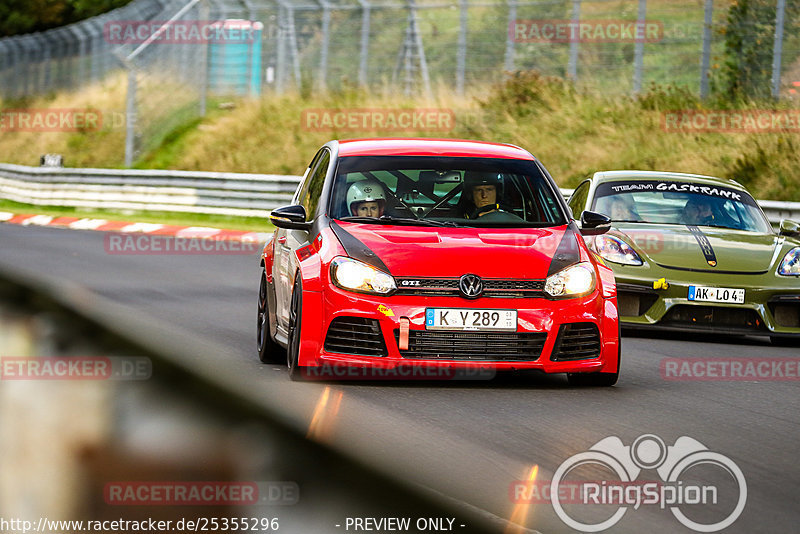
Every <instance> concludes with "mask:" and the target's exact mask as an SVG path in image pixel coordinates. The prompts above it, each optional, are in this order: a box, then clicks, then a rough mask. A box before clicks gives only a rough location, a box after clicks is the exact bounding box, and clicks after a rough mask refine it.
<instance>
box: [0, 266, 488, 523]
mask: <svg viewBox="0 0 800 534" xmlns="http://www.w3.org/2000/svg"><path fill="white" fill-rule="evenodd" d="M237 358H238V361H237ZM241 360H242V358H241V355H236V354H233V353H231V352H230V351H229V349H227V348H226V347H225V346H222V345H220V346H216V345H214V343H213V342H211V343H209V342H208V341H204V342H199V341H198V340H196V339H195V338H193V337H192V336H189V335H186V334H185V333H182V332H180V331H176V329H175V328H173V327H170V328H167V327H164V326H163V325H158V324H157V323H155V321H152V322H151V321H150V320H148V319H144V318H142V317H140V316H138V315H135V314H130V313H129V312H128V311H127V310H126V309H125V308H124V307H121V306H119V305H118V304H115V303H113V302H111V301H108V300H105V299H103V298H102V297H99V296H97V295H95V294H94V293H91V292H89V291H87V290H85V289H83V288H81V287H78V286H73V285H68V284H65V283H63V282H60V281H58V280H55V279H38V278H37V279H34V278H31V277H29V275H27V274H25V273H19V272H9V271H8V270H7V269H6V268H5V267H0V372H1V373H2V376H0V420H2V422H3V424H2V425H0V510H2V514H3V518H4V519H5V520H15V521H19V522H20V523H19V525H25V526H24V527H23V526H20V527H19V528H18V529H16V528H15V527H13V525H12V528H14V529H15V530H17V531H19V532H22V531H23V530H27V531H28V532H31V531H38V532H77V531H97V532H100V531H117V532H126V531H149V532H155V531H164V532H167V531H175V532H178V531H196V530H211V531H217V530H226V531H237V530H247V531H261V532H267V531H270V532H271V531H280V532H286V533H308V532H321V533H324V532H341V531H342V530H343V529H342V528H337V525H343V524H344V520H345V517H350V516H352V517H380V516H387V515H391V516H395V515H397V516H410V517H445V516H448V517H458V518H459V519H458V521H459V522H460V523H465V524H467V525H468V526H469V528H464V529H460V531H461V532H490V531H494V530H496V528H491V527H487V526H486V522H485V519H481V517H480V516H477V515H475V514H472V515H471V514H470V512H469V511H464V510H461V509H457V510H453V508H454V505H453V504H452V503H448V502H447V501H445V500H444V499H443V498H436V497H435V496H432V495H431V494H430V493H425V492H424V491H423V490H422V488H419V487H415V486H414V485H412V484H408V483H403V482H401V479H402V473H392V474H391V475H387V473H386V472H385V470H384V472H380V471H378V470H375V469H373V468H370V467H368V464H366V463H365V462H364V461H363V458H359V461H358V462H356V461H354V460H353V459H352V457H348V456H347V455H345V454H342V453H341V452H340V451H337V450H336V448H335V447H331V446H329V445H327V444H326V440H327V439H329V438H330V436H331V434H332V433H334V432H336V431H337V424H338V423H339V421H338V419H337V414H336V412H335V410H331V409H330V406H328V405H326V404H325V403H323V402H321V401H322V399H325V400H327V399H329V398H334V397H336V396H337V395H338V397H339V399H340V400H341V393H338V394H337V393H336V391H335V390H332V388H331V386H325V385H320V384H306V385H302V387H298V385H297V384H293V383H291V382H290V381H289V380H288V379H285V376H280V377H276V376H275V375H276V373H275V371H274V370H273V368H272V366H261V365H260V364H259V366H258V368H257V369H258V370H263V373H258V372H257V373H254V372H253V367H252V366H251V367H247V369H248V370H249V371H248V372H243V369H242V367H243V366H245V367H246V366H247V365H248V364H250V363H254V362H243V361H241ZM237 369H238V372H237ZM254 375H257V376H254ZM270 378H272V380H270ZM282 379H284V380H282ZM318 390H319V391H318ZM337 407H338V404H337ZM322 423H324V424H322ZM323 427H324V428H323ZM347 430H348V431H349V432H347V433H346V434H347V436H346V437H347V440H348V441H349V442H350V443H353V444H357V443H358V442H359V441H361V440H363V439H365V437H367V436H369V429H366V428H365V429H363V432H361V431H358V429H354V428H348V429H347ZM342 432H345V429H342ZM382 450H383V449H382ZM386 453H387V454H392V458H393V460H394V461H395V462H396V461H398V459H399V457H400V456H399V455H398V454H397V453H396V451H395V452H394V453H393V452H392V451H389V450H386ZM151 520H152V521H155V523H150V521H151ZM244 520H246V521H247V526H246V527H245V526H244V525H242V524H241V522H242V521H244ZM59 521H72V522H73V523H71V524H64V523H58V522H59ZM79 521H80V522H83V523H80V524H79V523H77V522H79ZM89 521H91V522H92V523H94V522H97V521H101V522H107V523H105V524H106V526H105V527H102V528H86V527H87V525H88V524H89V523H87V522H89ZM112 521H124V522H126V523H125V524H112V523H111V522H112ZM167 521H169V522H171V527H170V528H168V529H163V528H161V527H159V526H153V525H158V524H159V523H158V522H167ZM180 521H183V522H184V523H183V524H179V522H180ZM189 521H192V522H193V523H192V524H190V523H188V522H189ZM198 521H199V527H198V523H197V522H198ZM233 521H238V522H239V525H238V526H236V527H233ZM23 522H24V523H23ZM226 522H227V523H226ZM215 523H216V525H215ZM163 524H166V523H163ZM204 524H205V527H206V528H203V525H204ZM79 525H82V526H79ZM147 525H149V526H147ZM223 525H228V527H227V528H225V527H224V526H223Z"/></svg>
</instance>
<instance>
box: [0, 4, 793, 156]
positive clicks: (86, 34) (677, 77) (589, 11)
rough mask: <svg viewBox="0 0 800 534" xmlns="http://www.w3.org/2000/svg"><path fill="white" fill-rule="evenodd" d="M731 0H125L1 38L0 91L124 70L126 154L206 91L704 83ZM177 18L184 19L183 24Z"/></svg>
mask: <svg viewBox="0 0 800 534" xmlns="http://www.w3.org/2000/svg"><path fill="white" fill-rule="evenodd" d="M771 2H772V0H764V2H762V4H765V5H767V4H768V5H767V7H768V8H769V9H771V10H772V11H771V12H770V13H774V14H770V17H772V16H774V22H775V24H774V25H773V27H774V28H777V31H776V30H772V33H771V34H770V33H769V32H766V33H765V30H764V27H763V24H759V23H756V22H753V23H752V24H750V26H747V27H745V28H744V30H745V31H744V33H745V35H750V36H752V39H751V41H752V42H753V43H756V44H755V52H756V53H755V56H754V58H749V61H750V62H751V63H752V64H753V65H754V67H753V68H754V69H755V70H757V71H758V72H760V73H761V78H760V79H765V80H766V81H762V82H759V83H763V84H765V85H769V87H768V88H767V89H768V91H767V94H772V95H773V96H783V97H792V98H793V97H796V96H797V93H796V91H800V60H799V58H800V32H797V31H796V30H797V28H798V25H799V24H800V20H796V19H797V18H800V17H798V16H797V12H798V6H796V5H795V4H796V1H795V0H788V3H789V6H790V9H789V10H788V11H787V9H786V2H787V0H774V4H772V3H771ZM732 5H735V3H731V1H730V0H697V1H691V2H690V1H675V2H668V1H663V0H660V1H656V0H650V1H647V0H613V1H610V0H534V1H517V0H505V1H501V0H134V1H133V2H131V3H130V4H128V5H127V6H125V7H123V8H121V9H118V10H115V11H112V12H109V13H107V14H105V15H102V16H99V17H94V18H92V19H88V20H86V21H83V22H81V23H78V24H73V25H69V26H65V27H63V28H59V29H56V30H51V31H47V32H43V33H38V34H31V35H23V36H18V37H12V38H6V39H0V96H2V97H3V98H14V97H21V96H26V95H36V94H43V93H47V92H49V91H54V90H60V89H76V88H80V87H82V86H83V85H85V84H88V83H92V82H94V81H97V80H100V79H103V78H104V77H105V76H107V75H108V74H109V73H110V72H111V71H114V70H125V71H127V74H128V103H127V110H126V111H127V116H128V121H127V128H128V136H127V150H126V163H127V164H128V165H130V164H131V163H132V162H133V161H135V160H136V159H137V158H138V157H139V156H140V155H141V154H143V153H145V152H146V151H147V150H149V149H150V148H152V147H153V146H156V145H157V144H158V143H160V142H161V141H162V140H163V139H164V137H165V136H166V135H167V134H168V133H169V132H170V131H172V130H173V129H174V128H175V127H176V126H178V125H180V124H185V123H186V122H187V121H190V120H191V119H192V118H196V117H200V116H202V115H203V114H204V113H205V106H206V95H207V94H249V95H259V94H261V92H262V91H265V92H277V93H282V92H285V91H298V92H300V93H302V94H312V93H314V92H317V91H322V90H338V89H342V88H347V87H354V86H361V87H369V88H370V89H371V90H373V91H378V92H382V93H385V94H407V95H410V94H426V93H427V94H430V93H431V92H432V90H433V89H436V88H445V89H448V88H449V89H450V90H452V91H453V92H454V93H456V94H462V93H465V92H468V91H470V90H473V89H474V90H477V91H480V89H481V88H482V87H485V86H486V84H488V83H494V82H497V81H500V80H502V79H503V77H504V76H505V75H506V74H507V73H508V72H512V71H516V70H529V69H535V70H538V71H540V72H541V73H542V74H544V75H551V76H559V77H566V78H571V79H573V80H574V81H575V83H576V84H577V85H578V86H579V87H582V88H588V89H590V90H592V91H596V92H598V93H601V94H602V93H606V94H631V93H636V92H639V91H642V90H644V89H646V88H647V87H648V86H649V85H650V84H651V83H656V84H660V85H664V84H673V85H676V86H681V87H684V88H687V89H688V90H689V91H691V92H693V93H695V94H699V95H700V96H703V97H705V96H707V95H708V94H709V91H710V87H711V84H712V80H713V76H714V73H719V72H720V70H721V69H722V68H723V67H724V62H725V60H726V58H725V57H724V52H725V28H726V23H727V18H728V14H729V9H731V6H732ZM773 5H774V7H773ZM232 19H241V20H242V21H243V22H242V23H241V24H244V27H242V28H239V29H241V30H242V31H244V30H248V31H250V33H249V34H247V35H248V36H249V37H248V39H241V38H240V37H239V40H238V41H237V40H236V39H230V38H228V37H223V38H222V39H220V38H218V37H216V38H215V37H214V36H213V34H214V32H213V29H214V28H215V27H216V28H217V29H219V28H220V27H222V28H223V29H225V28H227V26H226V24H229V23H225V22H223V21H229V20H232ZM215 25H216V26H215ZM176 28H183V29H184V30H185V31H184V33H183V34H180V35H179V33H178V32H177V30H176ZM209 29H211V34H209ZM781 30H782V31H781ZM204 32H205V33H204ZM223 33H224V32H223ZM198 34H199V37H197V35H198ZM192 35H194V37H192ZM209 35H211V36H209ZM242 45H245V46H242ZM765 73H766V74H765ZM709 74H711V77H710V76H709ZM765 76H766V77H765Z"/></svg>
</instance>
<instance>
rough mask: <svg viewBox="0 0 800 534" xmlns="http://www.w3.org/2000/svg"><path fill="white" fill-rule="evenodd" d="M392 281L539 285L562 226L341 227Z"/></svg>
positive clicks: (347, 225) (344, 225)
mask: <svg viewBox="0 0 800 534" xmlns="http://www.w3.org/2000/svg"><path fill="white" fill-rule="evenodd" d="M339 224H340V226H341V227H342V228H343V229H344V230H345V231H347V232H348V233H350V234H351V235H352V236H354V237H356V238H357V239H359V240H360V241H361V242H362V243H364V244H365V245H366V246H367V247H368V248H369V249H370V250H372V251H373V252H374V253H375V254H377V256H378V257H379V258H380V259H381V260H382V261H383V263H384V264H385V265H386V266H387V267H388V268H389V271H390V272H391V274H392V275H393V276H402V277H406V276H418V277H457V276H461V275H462V274H466V273H472V274H477V275H478V276H481V277H484V278H514V279H542V278H545V277H546V276H547V270H548V268H549V267H550V262H551V260H552V258H553V255H554V254H555V251H556V248H558V245H559V243H560V242H561V238H562V237H563V235H564V232H565V231H566V229H567V226H566V225H564V226H556V227H553V228H513V229H507V228H435V227H412V226H382V225H376V224H360V223H347V222H341V223H339Z"/></svg>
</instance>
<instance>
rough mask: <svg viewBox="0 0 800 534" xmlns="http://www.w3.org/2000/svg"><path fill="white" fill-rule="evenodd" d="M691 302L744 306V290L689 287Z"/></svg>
mask: <svg viewBox="0 0 800 534" xmlns="http://www.w3.org/2000/svg"><path fill="white" fill-rule="evenodd" d="M689 300H695V301H702V302H727V303H729V304H744V289H732V288H730V287H704V286H689Z"/></svg>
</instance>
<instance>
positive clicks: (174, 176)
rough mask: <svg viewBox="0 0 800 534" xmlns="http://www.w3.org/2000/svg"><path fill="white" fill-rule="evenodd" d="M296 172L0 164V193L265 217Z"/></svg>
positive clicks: (291, 186)
mask: <svg viewBox="0 0 800 534" xmlns="http://www.w3.org/2000/svg"><path fill="white" fill-rule="evenodd" d="M299 182H300V177H299V176H284V175H276V174H240V173H230V172H192V171H168V170H164V171H161V170H130V169H67V168H50V167H26V166H23V165H10V164H0V198H4V199H6V200H12V201H15V202H23V203H25V204H37V205H48V206H69V207H80V208H103V209H122V210H136V211H175V212H191V213H206V214H217V215H235V216H248V217H266V216H268V215H269V212H270V211H271V210H273V209H275V208H277V207H279V206H283V205H285V204H288V203H289V202H290V201H291V198H292V195H293V194H294V192H295V189H297V184H298V183H299Z"/></svg>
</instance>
